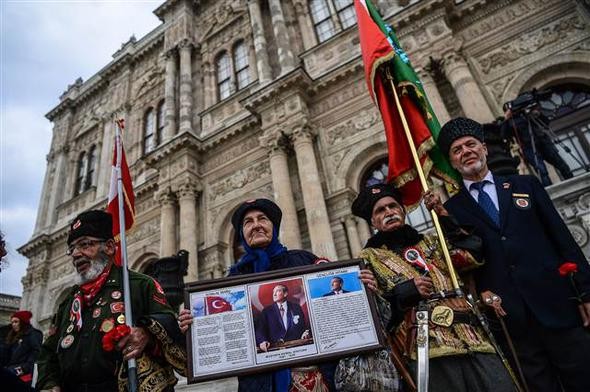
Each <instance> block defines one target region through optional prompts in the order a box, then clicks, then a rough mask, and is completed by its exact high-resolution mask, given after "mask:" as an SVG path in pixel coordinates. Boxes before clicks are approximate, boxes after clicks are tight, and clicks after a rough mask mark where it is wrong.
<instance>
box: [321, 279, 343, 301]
mask: <svg viewBox="0 0 590 392" xmlns="http://www.w3.org/2000/svg"><path fill="white" fill-rule="evenodd" d="M342 286H344V280H343V279H342V278H341V277H339V276H335V277H333V278H332V280H330V291H329V292H327V293H326V294H324V297H329V296H331V295H338V294H345V293H348V292H349V291H348V290H344V288H343V287H342Z"/></svg>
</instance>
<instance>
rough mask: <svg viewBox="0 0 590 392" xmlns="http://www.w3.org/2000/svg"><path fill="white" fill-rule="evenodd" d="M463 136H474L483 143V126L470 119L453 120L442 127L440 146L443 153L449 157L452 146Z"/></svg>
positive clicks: (459, 118)
mask: <svg viewBox="0 0 590 392" xmlns="http://www.w3.org/2000/svg"><path fill="white" fill-rule="evenodd" d="M463 136H473V137H474V138H476V139H478V140H479V141H480V142H482V143H483V141H484V136H483V126H482V125H481V124H480V123H478V122H477V121H474V120H472V119H470V118H464V117H457V118H454V119H452V120H451V121H449V122H447V123H446V124H445V125H444V126H443V127H442V129H441V130H440V133H439V134H438V145H439V147H440V149H441V151H442V152H443V153H445V154H446V155H447V156H448V155H449V150H450V149H451V144H453V142H454V141H455V140H457V139H459V138H460V137H463Z"/></svg>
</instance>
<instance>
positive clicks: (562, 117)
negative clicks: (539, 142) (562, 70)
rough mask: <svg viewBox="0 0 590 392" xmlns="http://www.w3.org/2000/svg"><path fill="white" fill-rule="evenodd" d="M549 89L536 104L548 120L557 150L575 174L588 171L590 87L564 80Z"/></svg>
mask: <svg viewBox="0 0 590 392" xmlns="http://www.w3.org/2000/svg"><path fill="white" fill-rule="evenodd" d="M548 90H550V91H551V94H550V95H549V96H547V97H544V98H543V99H541V100H540V101H539V107H540V109H541V112H542V113H543V114H544V115H545V116H546V117H547V118H548V119H549V120H550V122H549V126H550V130H551V136H552V138H553V141H554V143H555V145H556V147H557V151H558V153H559V155H560V156H561V157H562V158H563V159H564V160H565V162H566V163H567V165H568V166H569V168H570V170H571V171H572V173H573V175H574V176H577V175H581V174H584V173H586V172H588V171H590V88H589V87H588V86H585V85H581V84H574V83H567V84H561V85H557V86H552V87H550V88H548Z"/></svg>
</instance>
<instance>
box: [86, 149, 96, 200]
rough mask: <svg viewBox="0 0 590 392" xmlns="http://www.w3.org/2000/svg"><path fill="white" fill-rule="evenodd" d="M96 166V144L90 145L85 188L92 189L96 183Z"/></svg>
mask: <svg viewBox="0 0 590 392" xmlns="http://www.w3.org/2000/svg"><path fill="white" fill-rule="evenodd" d="M95 166H96V146H92V147H90V149H89V150H88V162H87V165H86V180H85V182H84V190H87V189H90V187H91V186H92V184H93V183H94V168H95Z"/></svg>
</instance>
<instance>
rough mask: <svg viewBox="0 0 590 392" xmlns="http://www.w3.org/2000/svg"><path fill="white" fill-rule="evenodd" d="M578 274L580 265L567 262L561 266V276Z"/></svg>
mask: <svg viewBox="0 0 590 392" xmlns="http://www.w3.org/2000/svg"><path fill="white" fill-rule="evenodd" d="M576 272H578V265H577V264H576V263H572V262H571V261H568V262H565V263H563V264H562V265H560V266H559V275H561V276H568V275H569V274H575V273H576Z"/></svg>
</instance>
